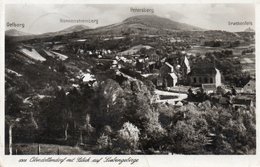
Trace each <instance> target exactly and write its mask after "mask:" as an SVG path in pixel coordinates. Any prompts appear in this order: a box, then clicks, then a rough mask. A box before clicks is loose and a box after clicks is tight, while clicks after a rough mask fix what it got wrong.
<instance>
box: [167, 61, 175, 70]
mask: <svg viewBox="0 0 260 167" xmlns="http://www.w3.org/2000/svg"><path fill="white" fill-rule="evenodd" d="M165 64H166V65H167V66H168V67H170V69H171V72H173V71H174V68H173V66H172V65H171V64H170V63H168V62H165Z"/></svg>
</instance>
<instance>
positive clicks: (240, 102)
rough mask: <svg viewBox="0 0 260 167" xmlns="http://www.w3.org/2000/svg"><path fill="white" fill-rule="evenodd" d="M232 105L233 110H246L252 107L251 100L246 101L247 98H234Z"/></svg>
mask: <svg viewBox="0 0 260 167" xmlns="http://www.w3.org/2000/svg"><path fill="white" fill-rule="evenodd" d="M232 103H233V107H234V108H238V107H244V108H247V109H248V108H250V107H253V101H252V99H248V98H234V99H233V100H232Z"/></svg>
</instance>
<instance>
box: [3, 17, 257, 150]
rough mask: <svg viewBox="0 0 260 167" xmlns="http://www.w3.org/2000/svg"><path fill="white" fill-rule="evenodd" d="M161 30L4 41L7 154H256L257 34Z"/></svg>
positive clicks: (132, 21) (115, 29) (150, 20)
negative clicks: (255, 35)
mask: <svg viewBox="0 0 260 167" xmlns="http://www.w3.org/2000/svg"><path fill="white" fill-rule="evenodd" d="M140 19H141V20H143V21H142V22H145V23H146V24H144V25H143V24H142V25H141V26H140V25H139V22H140V21H138V20H140ZM157 21H158V22H157ZM136 23H138V26H137V27H135V28H132V27H131V25H135V26H136ZM161 23H165V26H166V27H167V26H168V24H172V26H174V25H175V24H177V23H176V22H171V20H169V19H165V18H161V17H158V16H136V17H130V18H128V19H125V20H124V21H122V22H120V23H119V24H115V25H110V26H108V27H100V28H96V29H84V30H82V27H84V26H80V27H79V28H80V30H79V31H72V32H70V33H67V34H66V33H65V34H63V32H64V31H59V32H57V33H50V34H48V33H47V34H42V35H35V36H21V37H13V36H6V39H5V40H6V42H5V43H6V48H5V51H6V59H5V61H6V63H5V64H6V66H5V90H6V92H5V94H6V112H5V113H6V131H5V133H6V135H5V136H6V139H5V140H6V145H5V146H6V147H5V149H6V154H10V155H11V154H38V155H41V154H58V155H61V154H170V155H174V154H254V153H255V151H256V147H255V145H256V142H255V138H256V136H255V107H256V84H255V44H254V32H244V31H242V32H236V33H233V32H227V31H222V30H201V29H198V28H195V27H189V26H187V25H185V26H184V27H182V28H183V30H180V31H172V30H169V29H162V28H160V27H161ZM149 25H151V26H152V27H151V26H149ZM178 25H179V24H178ZM180 25H181V26H183V25H182V24H180ZM139 26H140V27H139ZM73 27H74V28H75V26H73ZM111 27H112V28H111ZM69 29H71V28H69ZM187 29H188V30H187ZM53 34H56V35H53Z"/></svg>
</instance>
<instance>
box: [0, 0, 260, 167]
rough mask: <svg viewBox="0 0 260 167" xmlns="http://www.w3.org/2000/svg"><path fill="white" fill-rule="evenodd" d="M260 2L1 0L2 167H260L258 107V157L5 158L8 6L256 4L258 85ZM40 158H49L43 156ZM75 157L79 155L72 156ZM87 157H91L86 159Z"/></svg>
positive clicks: (0, 120) (257, 68)
mask: <svg viewBox="0 0 260 167" xmlns="http://www.w3.org/2000/svg"><path fill="white" fill-rule="evenodd" d="M257 2H258V3H257ZM259 2H260V0H255V1H254V0H193V1H190V0H175V1H172V0H155V1H149V0H124V1H120V0H110V1H105V0H87V1H86V0H77V1H76V0H66V1H65V0H39V1H35V0H5V1H4V2H1V0H0V5H1V6H0V12H1V14H0V19H1V22H0V26H1V27H0V30H1V33H0V35H1V36H0V53H1V54H0V55H1V56H0V68H1V69H0V77H1V80H0V106H1V112H0V122H1V127H0V132H1V133H0V137H1V140H0V141H1V142H0V148H1V151H0V153H1V158H0V167H1V166H4V167H6V166H8V167H9V166H10V167H15V166H19V167H23V166H31V167H36V166H37V167H46V166H48V167H49V166H55V167H57V166H67V167H71V166H78V167H83V166H84V167H86V166H106V167H109V166H111V167H112V166H113V167H115V166H134V167H139V166H140V167H141V166H142V167H143V166H145V167H146V166H147V167H148V166H149V167H160V166H177V167H190V166H192V167H228V166H232V167H233V166H236V167H245V166H250V167H257V166H260V156H259V138H260V136H259V129H260V125H259V124H260V123H259V121H260V120H259V119H260V118H259V113H258V105H257V108H256V118H257V124H256V125H257V154H256V155H241V156H238V155H231V156H228V155H149V156H148V155H146V156H143V155H138V156H132V155H131V157H133V158H135V157H136V158H139V159H140V162H139V163H136V164H134V165H117V164H112V163H111V164H108V163H102V164H98V165H94V164H91V163H71V164H69V163H64V164H62V165H59V164H56V163H24V164H23V163H18V159H19V158H21V157H22V158H25V157H26V158H30V157H32V156H25V155H23V156H8V155H4V99H5V97H4V25H5V22H4V4H15V3H19V4H31V3H34V4H35V3H37V4H38V3H41V4H50V3H57V4H65V3H66V4H129V3H132V4H133V3H135V4H175V3H191V4H192V3H254V4H255V8H256V9H255V11H256V17H255V20H256V26H255V30H256V82H257V83H259V73H258V70H259V67H258V66H259V61H260V58H258V56H259V55H260V50H259V39H260V34H259V32H258V30H260V4H259ZM256 90H257V98H256V101H257V104H260V103H259V102H260V101H259V98H258V90H259V84H257V88H256ZM38 157H48V156H43V155H40V156H38ZM52 157H64V156H52ZM71 157H75V156H71ZM86 157H87V156H86ZM91 157H100V156H98V155H92V156H91ZM117 157H129V156H117Z"/></svg>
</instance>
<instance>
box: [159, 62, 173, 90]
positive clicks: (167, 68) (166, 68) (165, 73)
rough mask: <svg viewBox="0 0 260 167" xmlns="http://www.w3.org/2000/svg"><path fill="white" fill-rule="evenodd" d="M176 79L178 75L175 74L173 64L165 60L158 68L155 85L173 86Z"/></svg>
mask: <svg viewBox="0 0 260 167" xmlns="http://www.w3.org/2000/svg"><path fill="white" fill-rule="evenodd" d="M177 81H178V76H177V75H176V73H175V71H174V68H173V66H172V65H171V64H170V63H168V62H166V63H165V64H164V65H163V66H162V67H161V68H160V74H159V77H158V78H157V84H156V85H157V86H163V87H174V86H175V85H176V83H177Z"/></svg>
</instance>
